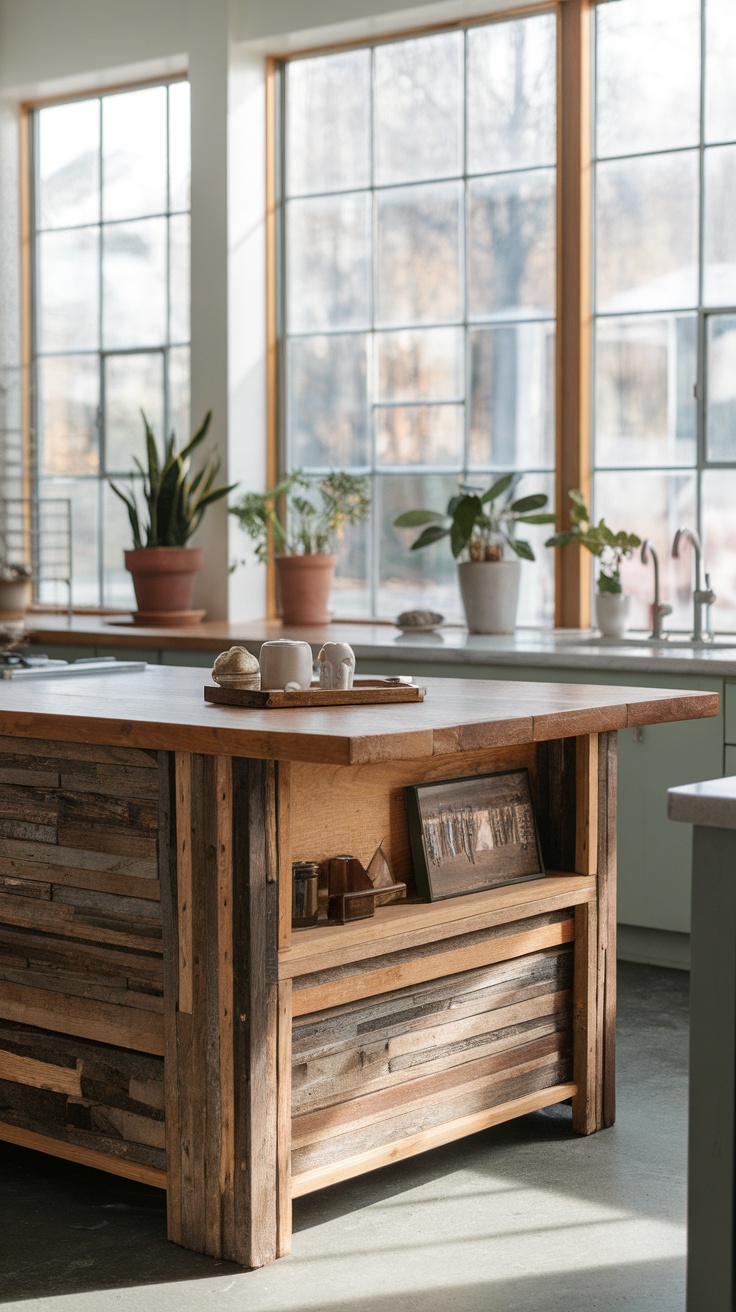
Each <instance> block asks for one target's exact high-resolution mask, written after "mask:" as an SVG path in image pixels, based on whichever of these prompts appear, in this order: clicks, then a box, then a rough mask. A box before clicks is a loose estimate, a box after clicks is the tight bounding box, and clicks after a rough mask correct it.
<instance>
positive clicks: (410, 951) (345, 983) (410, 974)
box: [292, 910, 574, 1016]
mask: <svg viewBox="0 0 736 1312" xmlns="http://www.w3.org/2000/svg"><path fill="white" fill-rule="evenodd" d="M573 933H574V925H573V916H572V912H571V911H570V910H563V911H551V912H547V913H545V914H543V915H538V916H529V917H527V918H525V919H524V920H520V921H510V922H508V923H506V924H503V925H492V926H489V927H488V928H486V929H482V930H478V931H476V932H475V933H471V934H459V935H456V936H455V937H453V938H447V939H442V938H438V937H435V938H434V939H433V940H432V941H431V942H428V943H424V944H421V945H420V944H417V945H414V946H412V947H409V948H405V949H404V950H403V951H400V952H391V953H385V954H381V953H376V954H375V955H374V956H373V957H372V958H370V959H369V960H367V961H360V962H355V963H352V962H350V963H348V964H346V965H342V966H335V967H333V968H332V969H330V970H323V971H315V972H313V973H312V974H310V975H301V976H297V977H296V978H295V979H294V991H293V998H292V1009H293V1014H294V1016H305V1015H308V1014H309V1013H310V1012H314V1011H324V1010H327V1009H328V1008H329V1007H335V1006H340V1005H342V1004H344V1003H347V1002H352V1001H357V1000H358V999H360V998H370V997H372V996H375V995H376V994H380V993H390V992H392V991H393V990H394V989H398V988H407V987H410V986H413V985H416V984H420V983H423V982H424V981H425V980H432V979H438V978H440V977H441V976H443V975H450V974H456V973H459V972H461V971H467V970H471V969H473V968H475V967H478V966H488V965H491V964H492V963H493V962H495V961H507V960H510V959H512V958H514V957H522V956H528V955H529V954H530V953H534V952H538V951H541V950H543V949H544V948H548V947H557V946H560V945H561V944H563V943H570V942H572V938H573Z"/></svg>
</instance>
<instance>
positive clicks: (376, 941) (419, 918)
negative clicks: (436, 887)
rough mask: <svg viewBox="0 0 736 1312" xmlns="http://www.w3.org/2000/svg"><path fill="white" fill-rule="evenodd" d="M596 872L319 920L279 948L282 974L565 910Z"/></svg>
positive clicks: (589, 896)
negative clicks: (338, 920) (350, 919)
mask: <svg viewBox="0 0 736 1312" xmlns="http://www.w3.org/2000/svg"><path fill="white" fill-rule="evenodd" d="M595 893H596V879H595V876H594V875H567V874H549V875H545V876H544V877H543V878H541V879H534V880H529V881H527V882H526V883H523V884H507V885H504V887H502V888H492V889H488V890H487V891H486V892H484V893H469V894H467V895H466V896H465V897H456V898H448V899H447V900H446V901H443V902H408V903H407V902H400V903H396V904H395V905H394V906H388V907H379V908H378V909H377V911H376V914H375V916H374V917H372V918H371V919H370V920H360V921H357V922H356V923H355V924H354V925H333V924H330V925H318V926H316V927H315V928H314V929H304V930H298V931H296V932H295V933H294V936H293V939H292V945H291V947H290V948H284V949H282V950H281V951H280V952H279V978H280V979H294V978H295V977H297V976H299V975H309V974H312V973H313V972H315V971H320V970H328V969H331V968H332V967H334V966H342V965H346V964H347V963H349V962H354V961H364V960H366V959H367V958H369V957H372V956H374V955H375V953H376V950H377V949H379V950H380V952H381V953H382V954H383V953H387V952H399V951H402V950H403V949H404V948H410V947H417V946H419V945H421V944H422V943H432V942H435V941H436V940H437V939H440V938H441V939H446V938H450V937H454V936H456V935H460V934H469V933H473V932H474V931H475V930H478V929H484V928H485V927H486V926H488V925H504V924H508V923H510V922H511V921H514V920H523V919H525V918H526V917H529V916H535V915H539V914H540V913H542V912H546V911H558V910H563V909H564V908H566V907H573V906H577V905H579V904H580V903H583V902H591V901H592V900H593V899H594V898H595Z"/></svg>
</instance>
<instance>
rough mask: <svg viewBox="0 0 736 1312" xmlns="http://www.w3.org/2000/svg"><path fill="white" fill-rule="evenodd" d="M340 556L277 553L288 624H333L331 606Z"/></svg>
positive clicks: (279, 579) (282, 604) (285, 615)
mask: <svg viewBox="0 0 736 1312" xmlns="http://www.w3.org/2000/svg"><path fill="white" fill-rule="evenodd" d="M336 565H337V556H330V555H328V554H327V553H326V552H324V553H323V552H320V553H318V554H315V555H313V556H277V557H276V574H277V577H278V583H279V595H280V597H281V617H282V619H283V621H284V624H329V622H330V619H331V618H332V616H331V614H330V611H329V610H328V609H327V605H328V602H329V600H330V592H331V591H332V580H333V579H334V577H335V566H336Z"/></svg>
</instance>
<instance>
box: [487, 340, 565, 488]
mask: <svg viewBox="0 0 736 1312" xmlns="http://www.w3.org/2000/svg"><path fill="white" fill-rule="evenodd" d="M470 359H471V411H470V452H469V457H470V464H471V465H484V466H486V467H488V466H493V467H494V468H496V469H525V468H526V469H529V468H532V469H535V468H536V469H549V468H551V467H552V466H553V465H554V433H555V329H554V324H552V323H519V324H510V325H508V326H506V327H503V328H477V329H474V330H473V331H472V332H471V334H470Z"/></svg>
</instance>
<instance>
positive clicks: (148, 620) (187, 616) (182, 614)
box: [106, 610, 207, 629]
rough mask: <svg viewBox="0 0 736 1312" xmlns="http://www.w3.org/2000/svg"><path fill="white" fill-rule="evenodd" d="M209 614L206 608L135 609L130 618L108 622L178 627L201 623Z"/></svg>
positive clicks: (125, 625) (141, 625)
mask: <svg viewBox="0 0 736 1312" xmlns="http://www.w3.org/2000/svg"><path fill="white" fill-rule="evenodd" d="M206 614H207V611H206V610H134V611H133V613H132V615H131V617H130V619H124V620H107V621H106V622H107V623H108V624H117V625H119V626H120V627H121V628H126V627H127V628H129V627H130V626H131V625H135V626H136V627H138V628H149V629H176V628H180V627H181V628H183V627H185V626H186V625H191V624H199V623H200V621H201V620H203V619H204V617H205V615H206Z"/></svg>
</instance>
